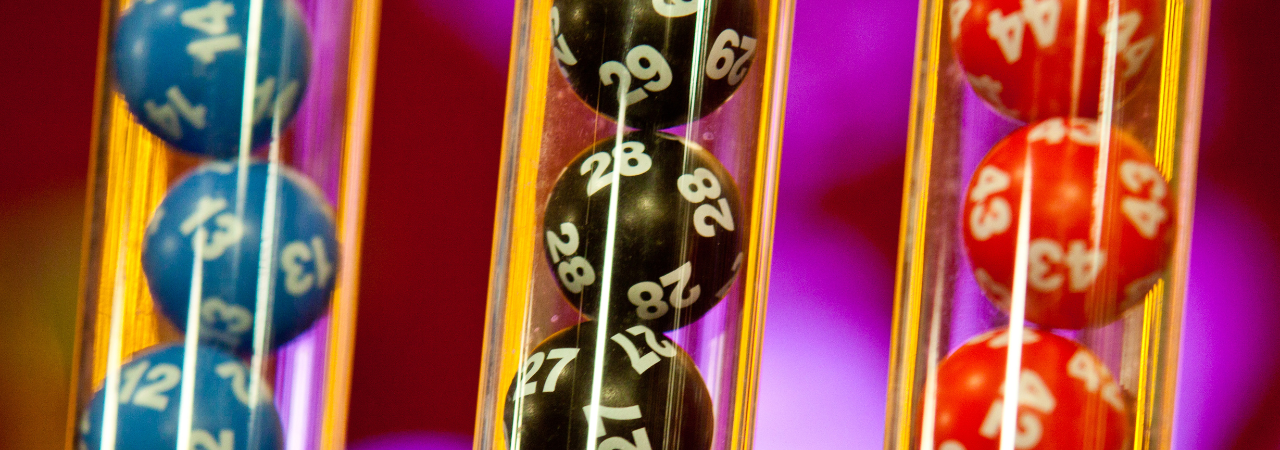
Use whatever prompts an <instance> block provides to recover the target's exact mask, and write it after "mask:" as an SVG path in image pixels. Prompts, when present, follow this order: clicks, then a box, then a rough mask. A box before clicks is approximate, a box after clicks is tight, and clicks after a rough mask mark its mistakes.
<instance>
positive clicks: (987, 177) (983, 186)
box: [969, 166, 1013, 241]
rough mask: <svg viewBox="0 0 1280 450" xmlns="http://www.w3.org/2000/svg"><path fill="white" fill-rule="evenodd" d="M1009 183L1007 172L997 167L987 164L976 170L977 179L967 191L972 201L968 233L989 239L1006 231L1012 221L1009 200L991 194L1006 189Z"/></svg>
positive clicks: (978, 237) (975, 236) (979, 238)
mask: <svg viewBox="0 0 1280 450" xmlns="http://www.w3.org/2000/svg"><path fill="white" fill-rule="evenodd" d="M1009 183H1010V178H1009V174H1008V173H1005V171H1003V170H1000V169H999V168H998V167H995V166H987V167H984V168H982V171H980V172H978V181H977V183H975V184H974V185H973V189H972V190H970V191H969V201H971V202H973V203H974V205H973V209H972V210H970V212H969V234H972V235H973V238H974V239H977V240H979V241H985V240H987V239H990V238H991V236H995V235H997V234H1000V233H1003V232H1005V231H1007V230H1008V229H1009V225H1010V224H1012V223H1013V208H1012V207H1010V206H1009V201H1008V200H1005V198H1004V197H999V196H997V197H992V196H991V195H992V194H997V193H1000V192H1004V191H1006V190H1008V189H1009ZM988 199H990V201H988Z"/></svg>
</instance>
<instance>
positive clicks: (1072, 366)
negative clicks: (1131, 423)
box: [1067, 349, 1124, 412]
mask: <svg viewBox="0 0 1280 450" xmlns="http://www.w3.org/2000/svg"><path fill="white" fill-rule="evenodd" d="M1067 375H1070V376H1071V378H1075V379H1077V380H1079V381H1080V382H1082V383H1084V389H1085V390H1086V391H1088V392H1089V393H1091V394H1092V393H1095V392H1098V389H1099V388H1101V389H1102V401H1104V402H1107V404H1108V405H1110V406H1111V408H1112V409H1114V410H1116V411H1117V412H1124V400H1122V399H1121V398H1120V385H1118V384H1116V383H1115V381H1112V380H1111V371H1110V370H1107V366H1105V365H1103V364H1102V362H1101V361H1098V359H1097V358H1094V357H1093V355H1090V354H1089V352H1086V351H1084V350H1083V349H1081V350H1079V351H1077V352H1076V354H1075V356H1072V357H1071V360H1070V361H1067ZM1104 381H1105V383H1104Z"/></svg>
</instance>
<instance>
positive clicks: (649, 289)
mask: <svg viewBox="0 0 1280 450" xmlns="http://www.w3.org/2000/svg"><path fill="white" fill-rule="evenodd" d="M692 273H693V264H692V263H691V262H685V263H684V265H681V266H680V267H679V268H677V269H676V270H673V271H671V272H670V273H668V274H666V275H663V276H662V277H661V278H658V281H661V282H662V284H661V285H659V284H658V283H654V282H652V281H641V282H639V283H636V284H634V285H632V286H631V288H630V289H628V290H627V299H628V300H630V301H631V304H632V305H636V315H638V316H640V318H641V319H645V320H653V319H657V318H659V317H662V316H664V315H666V314H667V311H668V309H669V308H668V307H667V302H664V301H662V300H663V295H664V292H663V290H662V288H663V287H667V286H671V285H675V287H674V288H673V289H672V290H671V297H670V299H669V302H670V303H671V306H674V307H676V309H680V308H684V307H687V306H689V305H692V304H693V302H696V301H698V297H700V296H701V295H702V287H701V286H698V285H694V286H690V287H689V288H688V292H687V293H686V291H685V285H687V284H688V283H689V276H690V275H691V274H692Z"/></svg>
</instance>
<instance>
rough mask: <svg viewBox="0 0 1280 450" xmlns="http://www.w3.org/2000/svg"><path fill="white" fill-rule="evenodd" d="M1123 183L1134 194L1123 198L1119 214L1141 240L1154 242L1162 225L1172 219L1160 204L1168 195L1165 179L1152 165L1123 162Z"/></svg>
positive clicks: (1121, 175)
mask: <svg viewBox="0 0 1280 450" xmlns="http://www.w3.org/2000/svg"><path fill="white" fill-rule="evenodd" d="M1120 182H1121V184H1123V185H1124V188H1125V190H1127V191H1128V193H1132V194H1135V195H1125V196H1124V197H1122V198H1121V200H1120V211H1121V212H1123V213H1124V215H1125V217H1127V218H1128V219H1129V222H1130V223H1132V224H1133V227H1134V228H1136V229H1137V230H1138V233H1139V234H1141V235H1142V237H1145V238H1147V239H1155V237H1156V234H1157V233H1159V232H1160V225H1161V224H1163V223H1164V222H1165V221H1166V220H1168V219H1169V212H1168V211H1166V210H1165V208H1164V205H1162V204H1161V202H1162V201H1164V198H1165V196H1166V195H1168V194H1169V192H1168V190H1169V187H1168V186H1166V185H1165V181H1164V177H1163V176H1161V175H1160V172H1159V171H1158V170H1156V168H1155V167H1153V166H1151V165H1150V164H1145V163H1141V162H1138V161H1134V160H1125V161H1124V162H1122V163H1120ZM1148 185H1150V186H1151V187H1150V188H1149V189H1148V188H1147V186H1148ZM1143 191H1146V195H1143V194H1144V192H1143Z"/></svg>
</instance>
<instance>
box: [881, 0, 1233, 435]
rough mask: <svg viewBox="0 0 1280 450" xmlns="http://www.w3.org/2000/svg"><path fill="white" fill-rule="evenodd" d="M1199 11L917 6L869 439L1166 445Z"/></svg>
mask: <svg viewBox="0 0 1280 450" xmlns="http://www.w3.org/2000/svg"><path fill="white" fill-rule="evenodd" d="M1208 13H1209V2H1208V1H1186V2H1184V1H1155V0H1152V1H1146V0H1125V1H1116V0H1111V1H1105V0H1036V1H1017V0H926V1H922V2H921V9H920V22H919V23H920V28H919V32H918V33H919V34H918V35H917V59H916V70H915V79H914V81H913V89H914V93H913V105H912V108H913V109H912V119H911V120H912V123H911V135H910V142H909V145H908V153H907V155H908V159H907V180H906V186H905V192H904V199H903V213H902V214H903V215H902V231H901V247H900V253H899V259H898V261H899V266H898V277H897V287H896V292H895V295H896V298H895V313H894V347H893V352H894V353H893V356H892V367H891V372H890V379H889V401H888V411H887V423H886V434H885V441H886V443H885V448H892V449H915V448H927V449H940V450H959V449H966V450H976V449H996V448H1000V449H1013V448H1019V449H1067V448H1070V449H1099V450H1102V449H1119V448H1143V449H1146V448H1170V446H1171V442H1170V436H1171V434H1170V433H1171V430H1172V418H1173V393H1174V386H1175V381H1176V375H1177V359H1178V345H1179V342H1180V341H1179V339H1180V327H1181V323H1182V302H1183V296H1184V292H1185V287H1186V274H1187V251H1188V248H1189V237H1190V231H1191V217H1192V215H1191V213H1192V206H1193V200H1194V193H1195V170H1196V164H1195V163H1196V144H1197V142H1198V133H1199V127H1200V105H1201V95H1202V91H1203V77H1204V61H1205V38H1206V31H1207V24H1208ZM1018 343H1020V345H1019V344H1018Z"/></svg>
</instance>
